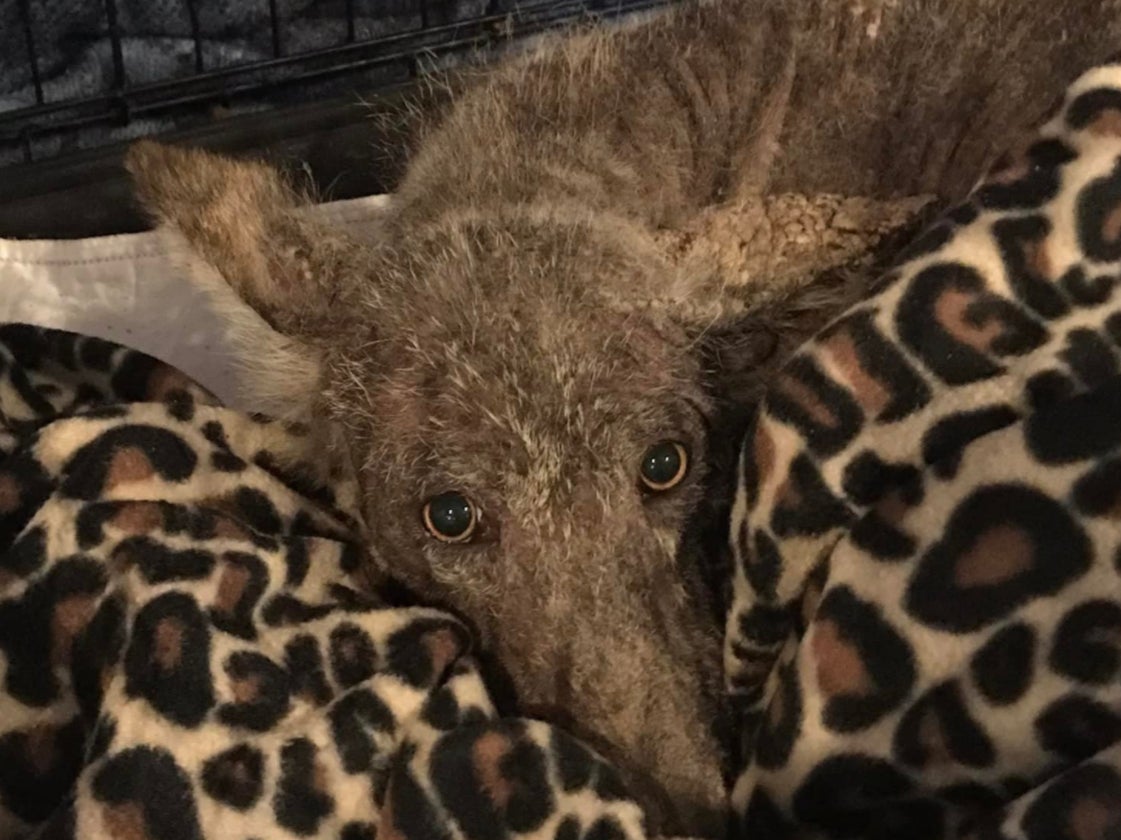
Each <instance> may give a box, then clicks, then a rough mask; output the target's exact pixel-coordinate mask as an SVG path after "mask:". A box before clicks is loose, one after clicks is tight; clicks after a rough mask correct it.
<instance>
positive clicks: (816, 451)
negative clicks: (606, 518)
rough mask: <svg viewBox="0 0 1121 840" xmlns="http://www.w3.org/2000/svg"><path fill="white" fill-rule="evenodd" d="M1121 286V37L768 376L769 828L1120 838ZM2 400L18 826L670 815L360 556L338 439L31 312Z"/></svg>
mask: <svg viewBox="0 0 1121 840" xmlns="http://www.w3.org/2000/svg"><path fill="white" fill-rule="evenodd" d="M1119 277H1121V64H1117V65H1108V66H1103V67H1098V68H1095V69H1093V70H1091V71H1089V72H1088V73H1087V74H1086V75H1085V76H1083V77H1082V78H1081V79H1079V80H1078V81H1077V82H1076V83H1075V84H1074V85H1073V86H1072V87H1071V88H1070V90H1069V92H1068V96H1067V97H1066V99H1065V100H1064V102H1063V103H1061V105H1060V106H1059V108H1058V111H1057V113H1056V115H1055V117H1054V118H1053V119H1052V120H1050V121H1049V122H1048V123H1047V124H1046V125H1045V126H1044V127H1043V128H1042V130H1041V131H1040V132H1039V133H1038V134H1037V135H1036V136H1034V137H1032V138H1029V139H1028V140H1027V141H1026V142H1025V143H1023V144H1021V145H1018V146H1016V147H1015V149H1014V150H1013V151H1012V152H1011V153H1010V154H1009V155H1008V156H1006V158H1005V159H1004V160H1002V161H1001V162H1000V163H999V164H998V165H997V167H996V168H995V169H994V171H993V172H992V173H991V174H990V175H989V176H988V177H987V178H986V179H985V180H984V181H983V182H981V183H980V184H979V185H978V187H977V189H976V190H975V191H974V192H973V193H972V194H971V196H970V198H969V200H968V201H967V202H966V203H965V204H963V205H962V206H960V207H958V208H956V209H955V210H953V211H952V212H951V213H949V214H948V215H947V217H946V218H945V219H944V220H943V221H942V222H940V223H938V224H937V225H935V226H934V227H933V228H932V229H930V230H929V231H928V232H927V233H926V234H925V235H924V236H923V237H922V238H921V239H920V240H919V241H918V242H916V243H915V244H914V246H913V247H912V248H911V250H910V252H909V253H908V254H906V255H905V256H904V258H903V260H902V261H901V262H900V263H899V267H898V268H897V269H896V270H894V271H893V272H891V273H890V274H889V275H888V276H886V277H885V278H883V281H882V283H880V284H879V286H878V288H877V289H876V290H875V291H874V293H873V294H872V296H871V297H870V298H869V299H868V300H866V301H864V302H863V303H861V304H860V305H858V306H856V307H855V308H854V309H853V310H852V311H850V312H849V313H847V314H845V315H844V316H843V317H842V318H840V319H839V320H838V321H836V322H834V323H833V324H831V325H830V326H829V327H828V328H826V329H825V330H824V331H823V332H822V333H821V334H820V335H819V336H818V337H816V338H815V339H814V340H813V341H811V342H810V343H809V344H808V345H807V346H806V347H804V348H803V349H802V350H801V351H799V352H798V353H797V354H796V355H795V356H794V358H793V359H791V361H790V362H789V364H788V365H787V366H786V367H785V368H784V370H783V371H782V373H781V374H780V375H779V376H778V378H777V379H776V380H775V382H774V384H773V386H772V387H771V388H770V390H769V391H768V393H767V395H766V397H765V398H764V401H763V403H762V406H761V407H760V409H759V411H758V414H757V416H756V417H755V419H754V422H753V424H752V428H751V430H750V432H749V434H748V435H747V437H746V439H745V442H744V447H743V458H742V464H741V470H740V480H739V485H738V488H737V496H736V504H735V507H734V510H733V517H732V522H731V530H730V535H729V536H730V542H731V545H732V547H733V549H734V553H735V560H736V562H735V564H734V567H733V572H732V574H733V578H734V579H733V581H732V591H733V594H734V598H733V603H732V608H731V610H730V612H729V616H728V633H727V648H726V665H727V677H728V687H729V692H730V694H731V696H732V698H733V699H734V701H735V703H736V705H737V708H738V710H739V721H740V724H741V726H740V729H741V733H742V750H741V751H740V752H741V754H742V758H743V763H742V766H741V767H740V768H739V772H738V773H737V777H736V778H735V779H734V784H733V785H732V796H731V803H732V807H733V811H734V813H735V817H736V819H735V828H736V830H737V833H742V834H743V835H744V836H747V837H751V838H782V837H803V836H811V837H821V836H827V837H844V838H855V837H861V838H879V837H883V838H888V837H906V838H908V840H916V838H966V837H973V838H985V839H986V840H988V838H1005V837H1007V838H1021V837H1026V838H1048V840H1050V838H1078V840H1094V838H1100V840H1106V838H1116V837H1118V836H1121V561H1119V560H1118V557H1119V556H1121V551H1119V549H1121V522H1119V511H1121V296H1119V295H1118V293H1117V286H1118V280H1119ZM0 423H2V429H0V837H4V838H7V837H22V836H37V837H45V838H68V840H69V838H82V839H83V840H84V839H85V838H102V837H123V838H130V839H131V838H146V839H147V838H151V840H162V838H168V840H203V838H208V839H209V838H227V837H230V838H243V837H244V838H250V837H255V838H283V837H304V838H307V837H313V838H340V837H341V838H346V840H359V838H373V837H375V836H378V837H382V838H395V840H396V839H397V838H415V840H420V838H440V840H444V839H445V838H446V840H459V839H460V838H480V839H482V838H486V840H492V839H493V840H498V838H507V837H512V836H518V837H526V838H538V837H540V838H558V840H581V838H588V840H591V838H595V840H608V838H610V839H611V840H615V839H616V838H620V839H621V838H629V837H634V838H637V837H641V836H643V834H644V826H643V821H642V815H641V812H640V810H639V808H638V806H637V805H636V804H634V802H633V801H632V800H631V799H630V797H629V796H628V793H627V791H626V790H625V788H624V787H623V785H622V784H620V781H619V777H618V775H617V774H616V773H615V771H614V770H613V769H612V768H611V767H609V766H608V765H607V764H606V763H604V762H603V761H602V760H601V759H600V758H598V757H597V756H596V754H595V753H594V752H592V751H591V750H589V749H587V748H586V747H585V746H583V745H581V744H580V743H578V742H577V741H575V740H573V739H572V738H570V737H568V736H567V735H566V734H565V733H564V732H562V731H560V730H559V729H557V728H555V727H551V726H549V725H547V724H546V723H543V722H539V721H529V720H513V719H508V718H501V717H499V716H498V715H497V714H496V712H495V710H494V707H493V705H492V704H491V702H490V700H489V698H488V693H487V687H486V685H485V683H484V681H483V679H482V678H481V676H480V669H479V668H478V666H477V665H476V663H475V660H474V659H473V657H472V653H471V650H472V646H471V645H472V643H471V639H470V636H469V634H468V632H467V630H466V629H465V628H464V627H463V626H461V625H460V624H459V623H458V622H457V621H456V620H455V619H454V618H452V617H451V616H449V615H445V614H442V613H440V612H437V611H434V610H430V609H425V608H423V607H419V606H415V605H412V604H410V602H409V601H408V599H407V596H405V595H404V594H402V593H401V592H399V591H397V590H396V589H394V588H393V587H392V586H389V585H388V584H387V583H386V582H383V581H368V580H365V579H364V578H363V575H362V569H363V563H362V548H361V545H360V544H358V542H357V540H356V535H357V533H358V531H359V530H360V529H359V516H360V512H359V505H358V500H357V490H356V487H355V486H354V484H353V482H352V481H351V479H350V478H349V476H348V474H347V472H346V470H345V469H344V467H343V465H341V464H340V465H337V467H338V468H337V469H335V470H332V469H330V465H328V467H329V468H328V469H327V470H324V469H323V465H322V464H321V463H319V461H321V460H322V457H323V456H322V453H316V452H310V451H308V445H307V440H308V438H307V435H306V432H307V430H305V429H301V428H296V427H291V426H284V425H282V424H279V423H276V422H271V421H269V420H268V418H262V417H254V416H250V415H246V414H244V413H241V412H237V411H234V410H232V409H228V408H224V407H222V406H221V405H219V404H218V401H217V400H216V399H215V398H214V397H213V396H211V395H210V394H209V393H207V392H206V391H204V390H203V389H202V388H201V387H199V386H198V385H196V384H194V383H193V382H192V381H190V380H189V379H188V378H187V377H186V376H184V375H183V374H181V373H179V372H178V371H176V370H175V369H173V368H171V367H169V366H168V365H166V364H164V363H162V362H158V361H156V360H154V359H152V358H150V357H148V356H145V355H143V354H140V353H138V352H136V351H133V350H129V349H127V348H124V347H121V346H118V345H115V344H111V343H107V342H105V341H103V340H100V339H95V338H91V337H83V336H78V335H74V334H70V333H62V332H57V331H52V330H45V329H41V328H32V327H27V326H22V325H15V324H10V325H7V326H5V327H3V328H0ZM313 460H314V461H316V469H314V470H313V469H311V468H310V467H309V466H308V464H309V462H311V461H313ZM317 475H330V476H331V480H330V484H329V486H323V485H322V484H319V483H317V482H316V481H315V479H314V478H313V476H317Z"/></svg>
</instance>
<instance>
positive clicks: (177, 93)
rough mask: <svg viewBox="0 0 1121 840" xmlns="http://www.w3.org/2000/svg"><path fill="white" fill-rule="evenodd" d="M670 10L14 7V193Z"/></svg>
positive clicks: (427, 4) (474, 3)
mask: <svg viewBox="0 0 1121 840" xmlns="http://www.w3.org/2000/svg"><path fill="white" fill-rule="evenodd" d="M666 2H667V0H0V182H2V181H3V179H4V170H5V169H7V170H8V172H9V173H10V174H11V173H14V172H15V171H17V170H19V169H20V168H21V165H26V164H31V163H37V162H42V161H44V160H58V159H60V158H61V159H65V157H66V155H68V154H70V153H73V152H78V151H86V150H89V149H96V148H99V147H104V146H107V145H110V144H113V143H119V142H122V141H125V140H129V139H133V138H135V137H138V136H142V135H149V134H157V133H161V132H163V131H166V130H171V129H182V128H185V127H188V128H189V127H191V126H197V125H198V124H200V123H203V122H206V121H213V120H216V119H220V118H221V117H223V116H227V115H229V114H231V113H233V114H236V113H244V112H247V111H248V112H252V111H254V110H270V109H272V110H275V109H277V108H278V107H281V106H284V105H286V104H294V103H307V102H314V101H320V100H322V99H323V98H325V97H341V96H355V95H359V96H363V97H372V96H376V95H377V93H378V91H379V90H384V89H387V88H390V87H394V86H399V85H401V84H406V83H408V82H409V81H410V80H412V79H414V78H416V77H417V75H418V74H420V73H422V72H424V71H425V70H426V69H429V68H431V67H433V66H441V64H447V63H449V62H454V61H455V60H457V57H458V56H462V55H463V54H464V53H466V52H477V51H479V50H483V51H484V52H485V51H486V50H487V49H488V47H491V46H493V45H495V44H496V43H498V42H500V41H506V40H508V39H510V38H517V37H519V36H525V35H531V34H534V33H538V32H541V31H543V30H546V29H548V28H550V27H554V26H557V25H560V24H563V23H566V22H570V21H573V20H577V19H580V18H581V17H584V16H587V15H589V14H592V15H597V16H604V17H610V16H615V15H619V14H623V13H628V12H639V11H643V10H646V9H649V8H652V7H654V6H658V5H663V4H664V3H666Z"/></svg>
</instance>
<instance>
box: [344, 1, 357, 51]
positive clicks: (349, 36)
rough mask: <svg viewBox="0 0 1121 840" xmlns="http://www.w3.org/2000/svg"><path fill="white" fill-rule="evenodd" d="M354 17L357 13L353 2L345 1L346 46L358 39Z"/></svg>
mask: <svg viewBox="0 0 1121 840" xmlns="http://www.w3.org/2000/svg"><path fill="white" fill-rule="evenodd" d="M356 16H357V11H356V10H355V8H354V0H346V42H347V43H348V44H353V43H354V41H355V39H356V38H357V37H358V33H357V29H356V27H355V22H354V21H355V17H356Z"/></svg>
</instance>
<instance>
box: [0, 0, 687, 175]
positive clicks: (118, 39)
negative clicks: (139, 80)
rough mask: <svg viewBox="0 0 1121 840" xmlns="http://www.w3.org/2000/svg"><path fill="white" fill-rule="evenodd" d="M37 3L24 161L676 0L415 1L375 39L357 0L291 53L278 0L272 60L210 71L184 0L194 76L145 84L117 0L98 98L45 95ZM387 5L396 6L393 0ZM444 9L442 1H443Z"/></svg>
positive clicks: (28, 18) (8, 121)
mask: <svg viewBox="0 0 1121 840" xmlns="http://www.w3.org/2000/svg"><path fill="white" fill-rule="evenodd" d="M32 1H33V0H18V2H19V12H20V18H21V25H22V29H23V36H24V41H25V43H26V48H27V55H28V59H29V62H30V71H31V80H32V85H33V88H34V92H35V104H34V105H29V106H26V107H22V108H18V109H15V110H10V111H6V112H0V146H4V145H8V146H9V147H11V145H12V144H18V145H19V146H20V147H22V150H23V159H24V161H25V162H28V163H30V162H32V161H34V160H35V159H36V154H35V151H34V146H33V142H34V141H35V140H36V139H38V138H42V137H45V136H48V135H50V134H52V133H63V134H65V133H67V132H73V131H75V130H79V129H82V128H84V127H88V126H98V125H101V126H123V125H127V124H128V123H129V122H130V121H131V120H133V119H136V118H137V117H140V116H156V115H161V114H162V115H167V114H169V113H174V112H175V111H176V109H184V108H190V107H193V106H212V105H219V104H229V103H231V102H233V101H236V100H238V99H239V98H242V97H247V96H252V95H259V94H263V93H268V92H269V91H271V90H276V89H279V88H282V87H290V86H296V85H299V84H301V83H308V82H312V81H319V80H326V79H328V78H331V77H338V76H341V75H345V74H350V73H356V72H360V71H364V70H369V69H372V68H391V69H392V68H395V69H396V70H398V71H399V81H407V80H408V79H410V78H414V77H415V76H416V75H417V74H418V72H419V69H420V66H421V59H422V57H423V56H431V57H434V58H436V57H439V56H441V55H446V54H449V53H456V52H463V51H470V50H476V49H486V48H487V47H489V46H491V45H492V44H494V43H495V42H496V41H499V40H502V39H506V38H509V37H519V36H524V35H531V34H534V33H537V32H540V31H542V30H545V29H547V28H550V27H553V26H556V25H559V24H563V23H566V22H569V21H572V20H575V19H579V18H581V17H584V16H586V15H588V14H589V13H591V14H594V15H597V16H601V17H610V16H613V15H616V14H621V13H625V12H635V11H642V10H645V9H648V8H652V7H656V6H660V5H664V4H666V3H667V2H670V1H671V0H488V3H487V4H486V8H485V9H484V10H483V11H482V13H481V14H478V15H475V16H473V17H471V18H468V19H462V20H458V21H457V22H455V23H451V24H444V23H440V22H438V21H437V20H434V18H433V16H432V11H433V9H436V10H438V9H439V7H440V6H441V0H410V2H411V4H412V7H413V9H414V11H416V12H419V18H420V26H419V27H418V28H416V29H414V30H411V31H407V32H403V33H398V34H393V35H389V36H384V37H379V38H374V39H369V40H361V39H359V38H358V37H357V35H356V25H355V21H356V13H355V0H345V14H346V20H345V23H346V26H345V36H344V38H343V41H342V43H339V44H337V45H335V46H331V47H327V48H323V49H316V50H312V51H307V52H302V53H300V54H295V55H287V54H285V49H284V43H283V37H282V20H281V15H280V13H279V10H278V8H277V0H268V4H269V21H270V27H271V40H272V57H271V58H268V59H265V60H259V61H253V62H248V63H243V64H239V65H236V66H223V67H213V68H211V67H207V66H206V63H205V61H204V51H203V43H204V40H203V35H202V32H201V30H200V24H199V10H198V2H199V0H184V2H185V3H186V8H187V13H188V20H189V25H190V31H191V37H192V39H193V41H194V71H195V72H194V74H193V75H191V76H189V77H185V78H180V79H174V80H167V81H159V82H154V83H147V84H130V82H129V78H128V68H127V67H126V62H125V58H124V53H123V50H122V36H121V32H120V28H119V25H118V8H117V0H102V2H103V4H104V15H105V24H106V32H107V36H108V39H109V41H110V43H111V49H112V52H111V55H112V68H113V74H112V84H111V87H110V88H109V89H108V90H104V91H102V92H99V93H97V94H95V95H92V96H84V97H80V98H73V99H66V100H61V101H49V100H48V99H47V97H46V96H45V95H44V86H43V79H42V74H41V66H40V56H39V48H38V45H37V43H36V38H35V33H34V30H33V21H32V11H31V3H32ZM390 5H393V4H388V3H387V6H390ZM397 5H398V6H399V5H400V2H398V3H397ZM443 5H444V6H446V0H444V2H443Z"/></svg>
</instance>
